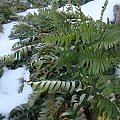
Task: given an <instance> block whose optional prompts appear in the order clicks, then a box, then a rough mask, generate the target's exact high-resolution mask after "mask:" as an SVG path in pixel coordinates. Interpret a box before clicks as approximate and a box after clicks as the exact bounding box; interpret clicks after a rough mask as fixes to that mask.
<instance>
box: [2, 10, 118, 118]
mask: <svg viewBox="0 0 120 120" xmlns="http://www.w3.org/2000/svg"><path fill="white" fill-rule="evenodd" d="M103 12H104V10H103ZM101 16H102V15H101ZM31 18H32V19H31ZM101 19H102V18H101ZM101 19H100V20H98V21H94V20H93V19H92V18H88V17H86V16H85V15H84V14H83V13H82V12H81V10H80V9H79V10H78V12H76V13H71V14H69V13H63V12H57V11H56V10H54V8H51V9H40V13H39V14H38V15H37V14H34V15H31V14H30V15H28V16H27V17H25V19H24V21H23V23H22V24H20V25H17V26H15V28H14V30H15V31H14V33H15V34H13V35H14V37H15V38H17V37H18V38H20V35H21V34H23V35H25V36H22V38H21V41H20V42H18V43H16V44H15V45H14V46H13V51H14V52H13V53H12V54H9V55H7V56H3V57H1V58H0V62H1V64H3V63H4V64H5V65H6V64H7V65H9V66H10V65H11V66H12V64H14V66H16V65H17V66H19V65H22V64H26V65H27V67H28V68H29V70H30V81H29V82H28V84H30V85H31V86H32V88H33V93H32V94H31V96H30V98H29V102H28V103H26V104H22V105H21V106H17V107H16V108H14V109H13V110H12V111H11V113H10V115H9V119H10V120H14V119H15V120H21V119H22V120H26V119H28V120H42V119H43V120H79V119H82V117H84V115H86V118H87V119H90V116H91V114H92V113H94V114H93V116H92V117H94V118H98V116H104V118H105V119H107V118H109V119H110V120H117V119H119V115H120V109H119V108H120V103H119V92H120V87H119V83H120V78H118V76H117V75H116V72H115V69H116V67H118V64H119V62H120V54H119V53H120V31H119V25H115V24H111V23H110V22H109V20H108V22H107V23H104V22H102V20H101ZM23 24H24V25H23ZM25 25H27V26H26V27H29V28H30V29H29V32H28V33H29V34H30V35H29V34H28V33H27V32H26V30H25V29H26V27H25ZM22 28H23V29H22ZM34 32H35V33H36V34H35V33H34ZM13 35H12V36H13ZM14 37H13V38H14ZM16 63H17V64H16ZM81 109H83V110H84V111H83V110H81Z"/></svg>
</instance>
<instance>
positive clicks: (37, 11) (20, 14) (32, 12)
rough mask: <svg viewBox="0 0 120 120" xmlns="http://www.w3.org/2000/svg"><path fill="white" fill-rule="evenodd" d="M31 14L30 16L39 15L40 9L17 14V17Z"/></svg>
mask: <svg viewBox="0 0 120 120" xmlns="http://www.w3.org/2000/svg"><path fill="white" fill-rule="evenodd" d="M29 13H30V14H34V13H36V14H38V13H39V9H37V8H34V9H28V10H26V11H25V12H21V13H17V15H19V16H23V17H25V16H26V15H27V14H29Z"/></svg>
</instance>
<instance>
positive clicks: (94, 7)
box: [58, 0, 120, 22]
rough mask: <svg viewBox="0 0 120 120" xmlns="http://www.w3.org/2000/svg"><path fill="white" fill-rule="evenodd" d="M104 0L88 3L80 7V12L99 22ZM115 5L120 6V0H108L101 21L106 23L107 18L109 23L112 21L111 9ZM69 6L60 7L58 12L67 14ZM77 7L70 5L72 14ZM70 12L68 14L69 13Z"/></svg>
mask: <svg viewBox="0 0 120 120" xmlns="http://www.w3.org/2000/svg"><path fill="white" fill-rule="evenodd" d="M104 2H105V0H94V1H90V2H88V3H86V4H84V5H82V6H81V10H82V12H83V13H84V14H85V15H86V16H91V17H92V18H93V19H94V20H99V19H100V16H101V10H102V6H103V5H104ZM116 4H120V0H108V5H107V7H106V10H105V12H104V15H103V21H104V22H107V18H109V20H110V21H113V20H114V14H113V7H114V5H116ZM68 7H69V6H68V5H66V6H64V7H61V8H59V9H58V11H64V12H67V11H68V9H67V8H68ZM76 8H77V7H76V6H74V5H72V10H71V11H73V12H75V11H77V9H76ZM71 11H70V12H71Z"/></svg>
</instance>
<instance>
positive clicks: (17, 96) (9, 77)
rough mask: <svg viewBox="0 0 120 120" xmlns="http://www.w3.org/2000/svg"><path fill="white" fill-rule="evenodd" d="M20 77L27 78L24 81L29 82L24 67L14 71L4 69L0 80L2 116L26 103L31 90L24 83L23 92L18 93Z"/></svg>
mask: <svg viewBox="0 0 120 120" xmlns="http://www.w3.org/2000/svg"><path fill="white" fill-rule="evenodd" d="M21 77H23V78H24V79H25V78H26V77H27V79H26V80H29V71H28V70H26V68H25V67H21V68H17V69H16V70H9V69H8V68H4V73H3V76H2V77H1V78H0V113H2V114H3V115H6V114H9V112H10V111H11V110H12V109H13V108H14V107H15V106H18V105H20V104H22V103H26V102H27V101H28V97H29V94H30V93H31V92H32V88H31V87H30V86H29V85H26V83H25V84H24V88H23V91H22V92H21V93H18V89H19V87H20V80H19V78H21Z"/></svg>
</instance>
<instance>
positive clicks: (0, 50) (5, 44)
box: [0, 22, 19, 57]
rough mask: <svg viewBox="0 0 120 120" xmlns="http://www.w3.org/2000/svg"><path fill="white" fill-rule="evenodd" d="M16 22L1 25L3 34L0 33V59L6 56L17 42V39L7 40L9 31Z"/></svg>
mask: <svg viewBox="0 0 120 120" xmlns="http://www.w3.org/2000/svg"><path fill="white" fill-rule="evenodd" d="M16 24H17V22H11V23H7V24H4V25H3V28H4V33H0V57H1V56H4V55H7V54H9V53H10V52H11V48H12V46H13V45H14V43H16V42H18V41H19V40H18V39H15V40H9V38H8V37H9V35H10V33H11V32H10V31H11V29H12V28H13V26H14V25H16Z"/></svg>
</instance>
